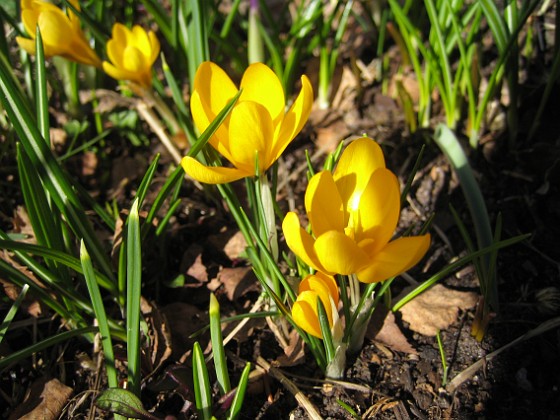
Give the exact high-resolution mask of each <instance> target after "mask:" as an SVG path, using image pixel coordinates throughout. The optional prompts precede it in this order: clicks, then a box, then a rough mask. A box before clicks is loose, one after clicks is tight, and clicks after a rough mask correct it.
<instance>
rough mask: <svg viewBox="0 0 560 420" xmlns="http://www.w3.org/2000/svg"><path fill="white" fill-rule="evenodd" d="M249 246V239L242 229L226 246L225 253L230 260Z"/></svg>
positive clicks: (237, 256) (238, 255) (236, 257)
mask: <svg viewBox="0 0 560 420" xmlns="http://www.w3.org/2000/svg"><path fill="white" fill-rule="evenodd" d="M245 248H247V241H246V240H245V236H243V233H242V232H241V231H238V232H236V233H235V234H234V235H233V236H232V237H231V238H229V240H228V241H227V243H226V244H225V246H224V253H225V254H226V255H227V257H228V258H229V259H230V260H232V261H233V260H236V259H238V258H239V257H240V255H241V254H242V253H243V252H245Z"/></svg>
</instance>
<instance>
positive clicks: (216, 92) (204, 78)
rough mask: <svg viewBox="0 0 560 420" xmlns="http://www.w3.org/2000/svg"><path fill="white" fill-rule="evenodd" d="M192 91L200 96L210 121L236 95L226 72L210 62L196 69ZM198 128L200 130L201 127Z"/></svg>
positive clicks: (235, 90)
mask: <svg viewBox="0 0 560 420" xmlns="http://www.w3.org/2000/svg"><path fill="white" fill-rule="evenodd" d="M194 91H195V92H198V94H199V95H200V98H201V103H202V105H203V108H204V112H205V113H206V114H207V115H208V119H209V120H210V121H211V120H213V119H214V118H215V117H216V115H218V113H219V112H220V111H221V110H222V109H223V108H224V107H225V106H226V105H227V103H228V102H229V101H230V100H231V98H233V97H234V96H235V95H236V94H237V88H236V87H235V85H234V84H233V82H232V81H231V79H230V78H229V76H228V75H227V74H226V72H225V71H223V70H222V69H221V68H220V67H219V66H218V65H216V64H214V63H212V62H210V61H206V62H204V63H202V64H201V65H200V66H199V67H198V70H197V71H196V75H195V78H194ZM198 128H199V130H201V127H198ZM205 128H206V127H205ZM201 131H204V130H203V129H202V130H201Z"/></svg>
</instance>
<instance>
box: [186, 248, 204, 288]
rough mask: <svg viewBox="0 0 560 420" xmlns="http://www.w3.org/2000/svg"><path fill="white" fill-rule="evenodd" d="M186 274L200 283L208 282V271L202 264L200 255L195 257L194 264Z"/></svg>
mask: <svg viewBox="0 0 560 420" xmlns="http://www.w3.org/2000/svg"><path fill="white" fill-rule="evenodd" d="M187 274H188V275H189V276H191V277H194V278H195V279H197V280H198V281H199V282H201V283H206V282H207V281H208V271H207V270H206V266H205V265H204V263H203V262H202V254H198V255H197V256H196V258H195V260H194V263H193V264H192V265H191V266H190V267H189V269H188V270H187Z"/></svg>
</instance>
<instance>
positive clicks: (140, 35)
mask: <svg viewBox="0 0 560 420" xmlns="http://www.w3.org/2000/svg"><path fill="white" fill-rule="evenodd" d="M111 33H112V36H113V37H112V38H111V39H110V40H109V41H108V42H107V47H106V48H107V56H108V57H109V60H111V64H112V65H113V66H114V67H116V68H117V69H118V70H119V71H118V72H115V71H112V72H111V73H108V74H109V75H110V76H111V77H114V78H117V77H116V76H118V80H128V81H131V82H134V83H136V84H138V85H140V86H142V87H144V88H149V87H151V85H152V64H153V62H154V60H153V59H152V58H153V57H157V55H158V54H159V43H155V44H153V43H152V40H151V38H150V37H153V34H152V33H151V32H150V34H149V35H148V33H147V32H146V31H145V30H144V29H143V28H142V27H140V26H138V25H135V26H134V27H133V28H132V30H131V29H128V28H127V27H126V26H124V25H122V24H120V23H115V25H113V29H112V31H111ZM156 40H157V39H156ZM152 45H154V46H155V47H157V49H156V50H152Z"/></svg>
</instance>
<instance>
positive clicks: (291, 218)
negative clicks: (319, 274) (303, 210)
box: [282, 212, 326, 271]
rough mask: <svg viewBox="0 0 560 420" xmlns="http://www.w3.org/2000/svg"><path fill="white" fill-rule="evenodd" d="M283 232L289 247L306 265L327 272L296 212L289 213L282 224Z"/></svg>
mask: <svg viewBox="0 0 560 420" xmlns="http://www.w3.org/2000/svg"><path fill="white" fill-rule="evenodd" d="M282 231H283V232H284V237H285V238H286V244H287V245H288V247H289V248H290V249H291V250H292V251H293V252H294V254H296V255H297V256H298V257H299V258H301V259H302V261H303V262H304V263H306V264H307V265H309V266H310V267H313V268H314V269H315V270H318V271H326V270H325V269H324V268H323V266H322V265H321V264H320V263H319V259H318V258H317V254H316V253H315V249H314V248H313V243H314V242H315V241H314V240H313V238H312V237H311V235H310V234H309V233H307V232H306V231H305V229H303V228H302V227H301V225H300V223H299V218H298V216H297V214H295V213H294V212H288V214H287V215H286V217H285V218H284V221H283V222H282Z"/></svg>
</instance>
